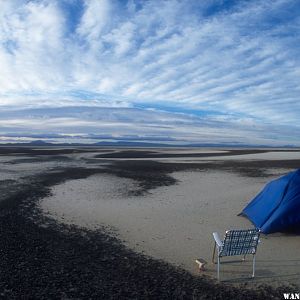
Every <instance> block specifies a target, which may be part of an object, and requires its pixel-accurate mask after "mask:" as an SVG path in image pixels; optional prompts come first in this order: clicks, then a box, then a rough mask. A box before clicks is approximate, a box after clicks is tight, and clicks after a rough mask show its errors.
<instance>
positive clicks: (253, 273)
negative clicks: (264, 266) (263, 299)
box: [252, 254, 255, 278]
mask: <svg viewBox="0 0 300 300" xmlns="http://www.w3.org/2000/svg"><path fill="white" fill-rule="evenodd" d="M252 264H253V265H252V267H253V270H252V278H254V275H255V254H253V262H252Z"/></svg>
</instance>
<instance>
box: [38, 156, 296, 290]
mask: <svg viewBox="0 0 300 300" xmlns="http://www.w3.org/2000/svg"><path fill="white" fill-rule="evenodd" d="M182 155H183V156H184V153H183V154H182ZM276 155H277V156H276ZM289 155H291V156H289ZM298 157H299V158H300V155H299V153H298V152H295V153H293V152H291V153H286V152H271V153H259V154H246V155H239V156H227V157H216V158H214V157H209V158H206V162H211V161H213V160H217V161H220V160H222V159H224V160H234V161H236V160H240V161H243V160H251V161H252V160H270V161H274V160H275V161H276V160H277V161H280V160H282V159H287V160H289V158H291V159H295V158H298ZM225 158H226V159H225ZM167 159H169V158H167ZM181 159H182V158H176V159H175V161H180V160H181ZM194 159H195V158H194ZM115 160H118V158H115ZM152 160H153V159H152ZM173 160H174V158H173ZM197 160H205V159H204V158H197ZM288 171H290V169H289V168H264V174H265V175H264V176H251V177H249V176H241V175H240V174H237V173H234V172H232V171H230V170H228V171H224V170H215V169H211V170H205V171H203V170H202V171H195V170H190V171H187V170H185V171H178V172H172V174H171V176H172V177H173V178H175V179H176V180H177V184H175V185H170V186H160V187H157V188H154V189H150V190H148V192H147V193H143V194H139V193H135V192H136V191H138V190H139V182H138V181H137V180H134V179H130V178H122V177H120V176H119V177H117V176H114V175H109V174H100V175H99V174H98V175H93V176H91V177H88V178H86V179H76V180H69V181H67V182H65V183H62V184H59V185H57V186H54V187H53V188H52V189H51V193H52V195H51V196H50V197H46V198H44V199H43V200H42V201H40V208H41V209H42V211H43V212H44V213H45V215H47V216H48V217H49V216H50V217H52V218H54V219H55V220H57V221H58V222H63V223H66V224H75V225H77V226H83V227H85V228H89V229H97V228H101V227H102V226H109V227H110V228H112V229H113V230H114V231H115V234H116V235H117V237H118V238H120V239H121V240H123V242H124V243H125V244H126V245H127V246H128V247H129V248H131V249H133V250H134V251H137V252H142V253H145V254H147V255H150V256H152V257H154V258H157V259H162V260H164V261H167V262H170V263H172V264H174V265H177V266H181V267H183V268H184V269H186V270H188V271H189V272H191V273H193V274H196V272H197V270H196V264H195V262H194V260H195V259H196V258H199V257H201V258H204V259H206V260H207V261H208V262H210V260H211V254H212V249H213V240H212V232H214V231H217V232H219V233H220V234H221V235H223V234H224V231H225V230H227V229H242V228H249V227H252V225H251V223H250V222H249V220H247V219H246V218H243V217H239V216H237V214H238V213H239V212H240V211H241V210H242V209H243V207H244V206H245V205H246V204H247V203H248V202H249V201H250V200H251V199H252V198H253V197H254V196H255V195H256V194H257V193H258V192H259V191H260V190H261V189H262V188H263V186H264V184H265V183H266V182H268V181H269V180H271V179H273V178H276V177H277V176H279V175H282V174H284V173H286V172H288ZM136 194H137V195H136ZM299 247H300V237H299V236H292V235H286V234H273V235H268V236H265V235H263V236H262V237H261V243H260V245H259V249H258V254H257V269H256V270H257V272H256V275H257V276H256V278H255V279H254V280H252V281H251V284H254V285H257V284H260V283H269V284H271V285H272V286H273V287H276V286H280V285H282V284H296V285H298V286H300V272H299V266H300V252H299ZM224 260H225V261H228V259H224ZM232 260H234V262H233V263H224V264H223V265H222V269H221V276H222V280H223V281H225V282H229V283H233V284H239V283H243V282H249V276H250V275H251V260H250V257H249V258H248V260H247V261H246V262H241V261H240V260H239V259H238V258H237V259H235V258H234V259H232V258H230V259H229V261H232ZM215 269H216V267H215V265H213V264H211V263H209V264H208V266H207V270H206V272H205V274H207V275H209V276H212V277H215Z"/></svg>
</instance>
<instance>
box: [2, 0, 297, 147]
mask: <svg viewBox="0 0 300 300" xmlns="http://www.w3.org/2000/svg"><path fill="white" fill-rule="evenodd" d="M299 12H300V1H298V0H270V1H268V0H264V1H257V0H252V1H233V0H231V1H229V0H227V1H226V0H207V1H206V0H203V1H196V0H195V1H192V0H186V1H184V0H182V1H180V0H177V1H176V0H170V1H163V0H157V1H156V0H153V1H151V0H149V1H134V0H132V1H125V0H123V1H121V0H120V1H116V0H86V1H82V0H51V1H50V0H32V1H30V0H27V1H25V0H23V1H21V0H10V1H5V0H0V20H1V22H0V69H1V74H0V142H7V141H15V140H25V141H30V140H32V139H35V138H39V139H44V140H47V141H49V140H51V141H54V142H58V141H68V142H78V141H84V142H95V141H98V140H120V139H121V140H122V139H124V140H141V141H166V142H169V143H175V144H176V143H225V144H226V143H238V144H266V145H286V144H292V145H299V146H300V134H299V132H300V130H299V129H300V118H299V115H300V84H299V83H300V14H299Z"/></svg>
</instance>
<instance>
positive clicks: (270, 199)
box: [241, 169, 300, 234]
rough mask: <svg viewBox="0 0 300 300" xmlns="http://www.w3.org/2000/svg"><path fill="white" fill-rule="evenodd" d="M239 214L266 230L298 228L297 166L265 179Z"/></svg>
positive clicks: (299, 173) (299, 187)
mask: <svg viewBox="0 0 300 300" xmlns="http://www.w3.org/2000/svg"><path fill="white" fill-rule="evenodd" d="M241 214H242V215H245V216H247V217H248V218H249V219H250V220H251V221H252V223H253V224H254V225H255V226H256V227H257V228H259V229H260V230H261V232H263V233H266V234H268V233H273V232H284V231H296V232H300V169H298V170H296V171H294V172H291V173H288V174H287V175H285V176H282V177H280V178H278V179H276V180H273V181H271V182H269V183H268V184H267V185H266V186H265V187H264V189H263V190H262V191H261V192H260V193H259V194H258V195H257V196H256V197H255V198H254V199H253V200H252V201H251V202H250V203H249V204H248V205H247V206H246V207H245V208H244V210H243V211H242V213H241Z"/></svg>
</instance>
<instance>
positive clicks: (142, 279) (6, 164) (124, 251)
mask: <svg viewBox="0 0 300 300" xmlns="http://www.w3.org/2000/svg"><path fill="white" fill-rule="evenodd" d="M133 150H134V152H133V153H132V154H130V156H131V159H133V160H125V161H124V160H122V161H120V160H118V157H113V158H110V159H108V158H107V157H106V158H104V157H103V159H101V158H99V156H103V155H105V153H106V154H107V153H110V152H107V151H111V152H112V153H116V152H117V151H120V150H117V151H116V149H102V150H101V149H79V150H78V151H77V150H76V151H75V152H72V153H70V152H68V151H67V152H68V153H66V152H65V151H64V150H62V151H63V152H62V153H60V152H59V151H57V150H55V151H57V152H53V151H52V150H51V149H50V150H49V149H47V150H45V151H46V152H43V151H44V150H43V149H38V154H36V153H35V151H36V150H32V152H30V151H29V150H28V149H26V152H25V151H24V152H22V149H21V150H20V149H18V150H17V153H18V154H17V156H16V155H15V154H14V155H9V151H6V153H3V155H2V156H1V164H2V166H3V168H2V170H4V172H3V174H2V177H1V179H2V180H1V185H0V188H1V191H2V196H1V198H2V201H0V206H1V218H0V222H1V224H0V225H1V229H2V230H1V239H2V241H3V243H2V245H5V246H2V249H1V250H2V253H3V263H2V264H3V265H2V269H3V270H4V271H5V272H4V273H2V275H1V280H0V281H1V285H0V290H1V291H2V293H6V294H5V295H6V296H7V297H8V296H9V297H8V298H12V299H13V298H18V296H20V295H21V292H22V293H23V295H24V293H25V295H27V298H30V297H33V298H34V297H35V298H40V299H42V298H47V293H50V294H48V296H49V295H52V296H53V297H54V295H55V296H56V297H69V298H72V297H73V298H74V297H77V298H86V297H92V298H93V297H94V298H97V297H98V298H99V297H100V296H101V297H105V298H114V299H115V298H119V299H123V298H124V299H126V298H128V299H133V298H137V299H144V298H152V299H157V297H159V298H161V299H164V298H165V299H174V298H179V299H185V298H187V299H192V298H193V297H194V299H216V298H220V299H233V298H234V299H263V298H265V297H266V296H267V295H268V296H270V295H273V296H274V297H278V299H281V298H282V291H283V290H282V289H280V288H277V287H278V286H280V285H281V284H284V285H289V286H290V285H291V284H298V283H299V281H298V280H299V275H298V271H297V270H299V256H298V253H296V252H297V251H296V249H297V248H299V236H287V235H286V234H277V235H272V236H267V237H263V238H262V243H261V245H260V249H259V253H258V257H257V259H258V260H257V261H258V263H257V280H255V281H251V280H248V272H249V271H250V272H251V269H249V267H250V266H249V263H248V262H246V263H244V264H241V263H240V262H238V263H234V264H224V267H223V273H222V276H223V279H224V280H225V282H223V283H222V284H217V283H216V282H215V281H214V280H213V277H214V273H215V272H214V268H215V266H213V265H209V266H208V270H207V271H206V273H205V274H206V275H208V276H205V275H204V277H203V275H201V276H199V275H198V274H196V273H195V265H194V262H193V260H194V258H197V257H203V258H205V259H207V260H208V261H209V259H210V254H211V251H212V246H213V244H212V239H211V232H212V231H215V230H216V231H219V233H222V232H224V230H225V229H228V228H236V227H237V226H238V227H239V228H246V227H249V226H250V223H249V221H248V220H247V219H245V218H241V217H237V216H236V214H237V213H239V212H240V210H241V209H242V208H243V206H244V204H245V203H247V201H249V197H250V198H251V197H252V196H254V195H255V194H256V193H257V192H258V191H259V190H260V189H261V188H262V186H263V184H264V183H265V182H267V181H268V180H270V179H272V178H274V177H276V176H278V175H280V174H283V173H285V172H287V171H289V170H291V169H294V168H298V167H299V166H300V160H299V159H298V157H297V156H295V157H293V159H290V160H282V159H281V160H274V159H271V160H266V159H264V158H263V159H262V160H260V161H259V160H256V159H252V158H251V159H250V160H244V161H243V160H238V159H234V160H228V161H225V160H221V161H219V160H217V159H216V160H214V159H212V157H216V153H215V152H214V153H213V152H212V153H211V155H212V154H214V156H210V157H208V158H207V160H205V159H204V161H203V157H202V156H201V157H197V156H196V157H194V158H193V159H195V160H196V161H198V160H202V161H199V163H184V162H183V161H182V159H183V158H184V157H185V155H186V154H187V153H181V150H175V149H172V151H173V154H179V156H175V157H173V158H172V159H173V160H175V162H169V161H168V160H167V161H165V162H162V161H154V160H151V161H149V160H141V158H142V157H141V156H142V154H141V153H139V154H138V155H137V156H139V157H138V159H139V160H136V161H135V160H134V153H137V152H139V151H144V150H141V149H133ZM200 150H201V149H200ZM205 150H206V149H205ZM214 150H216V149H214ZM49 151H50V152H51V153H50V152H49ZM124 151H128V149H125V150H124ZM149 151H150V150H149ZM151 151H153V149H151ZM155 151H157V150H155ZM166 151H170V150H169V149H168V150H166ZM176 151H177V152H176ZM193 151H194V150H193ZM226 151H228V150H227V149H226ZM238 151H243V150H238ZM246 151H247V152H245V153H241V154H239V156H241V155H251V154H257V155H259V154H260V153H261V154H262V155H266V153H265V152H264V150H261V149H260V150H259V151H260V152H257V150H252V151H253V152H249V151H251V150H246ZM267 151H270V150H267ZM0 152H1V150H0ZM121 152H122V151H121ZM121 152H119V153H121ZM199 152H201V151H199ZM233 152H234V151H233ZM275 152H276V151H275ZM280 152H283V151H280ZM284 152H285V151H284ZM45 153H47V154H45ZM228 153H230V154H231V156H232V155H233V153H232V151H231V150H230V151H228V152H223V155H224V154H225V156H226V155H227V154H228ZM285 153H286V154H287V155H288V154H289V152H285ZM294 153H297V152H295V151H294V152H293V155H295V154H294ZM171 154H172V153H171ZM190 154H191V153H190ZM199 154H200V153H199ZM201 154H205V153H201ZM206 154H207V153H206ZM219 154H221V153H219ZM219 154H218V155H219ZM20 156H22V157H20ZM58 156H59V157H58ZM145 156H147V155H145ZM123 158H124V153H123ZM145 158H147V157H145ZM166 158H170V157H166ZM217 158H220V156H217ZM299 158H300V155H299ZM37 166H39V168H38V167H37ZM20 170H22V172H21V173H22V175H21V174H20ZM9 176H10V179H9V178H8V177H9ZM216 206H217V207H218V209H217V210H216ZM56 221H59V222H56ZM73 224H75V225H76V227H74V226H73ZM78 225H79V226H80V228H79V227H77V226H78ZM95 229H97V230H95ZM115 237H117V238H115ZM286 245H287V246H286ZM285 246H286V247H285ZM274 248H275V249H276V250H277V252H274V251H273V250H274ZM283 252H284V253H283ZM142 253H144V254H146V256H145V255H143V254H142ZM25 254H26V255H25ZM271 255H272V256H271ZM150 257H152V258H150ZM177 266H179V267H177ZM4 274H5V275H4ZM210 278H212V279H210ZM99 282H101V283H102V284H101V285H100V286H99ZM253 283H254V284H253ZM262 283H263V284H265V283H268V284H270V286H271V287H263V288H262V287H260V286H259V285H260V284H262ZM280 283H281V284H280ZM245 284H246V286H247V287H249V288H251V291H249V290H245ZM235 285H240V286H241V287H240V288H236V287H235ZM79 287H80V288H79ZM275 288H277V289H275ZM289 289H290V290H291V289H294V290H295V291H297V290H296V289H297V288H296V287H289ZM93 295H94V296H93Z"/></svg>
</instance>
